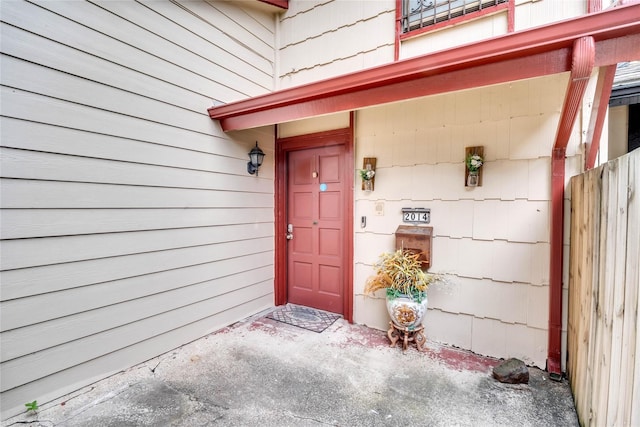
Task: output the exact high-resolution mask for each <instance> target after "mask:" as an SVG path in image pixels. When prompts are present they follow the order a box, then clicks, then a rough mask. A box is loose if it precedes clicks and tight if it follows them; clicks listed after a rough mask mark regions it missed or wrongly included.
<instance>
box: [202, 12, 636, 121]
mask: <svg viewBox="0 0 640 427" xmlns="http://www.w3.org/2000/svg"><path fill="white" fill-rule="evenodd" d="M638 17H640V3H633V4H630V5H627V6H622V7H617V8H613V9H609V10H606V11H603V12H598V13H593V14H588V15H584V16H581V17H579V18H575V19H571V20H567V21H561V22H558V23H554V24H550V25H546V26H542V27H537V28H533V29H530V30H526V31H519V32H515V33H510V34H507V35H503V36H499V37H496V38H493V39H489V40H484V41H481V42H477V43H472V44H468V45H464V46H460V47H457V48H453V49H448V50H444V51H439V52H435V53H432V54H428V55H424V56H420V57H416V58H410V59H406V60H403V61H398V62H393V63H390V64H387V65H383V66H379V67H375V68H370V69H367V70H363V71H359V72H356V73H351V74H346V75H343V76H339V77H335V78H332V79H327V80H322V81H318V82H315V83H311V84H307V85H303V86H297V87H293V88H289V89H284V90H281V91H277V92H273V93H269V94H266V95H262V96H257V97H254V98H249V99H246V100H243V101H238V102H234V103H230V104H226V105H222V106H217V107H212V108H209V109H208V112H209V116H210V117H211V118H212V119H218V120H220V122H221V125H222V129H223V130H224V131H229V130H238V129H247V128H251V127H257V126H264V125H268V124H274V123H280V122H284V121H289V120H295V119H301V118H305V117H311V116H314V115H319V114H327V113H331V112H339V111H347V110H351V109H355V108H363V107H367V106H371V105H377V104H381V103H385V102H393V101H400V100H404V99H410V98H415V97H419V96H425V95H428V94H433V93H441V92H444V91H445V90H440V89H439V88H437V87H436V88H433V87H431V88H424V85H425V84H426V83H429V84H432V83H435V82H438V83H439V84H441V83H447V87H446V91H450V90H458V89H462V88H465V87H480V86H486V85H488V84H494V83H499V82H505V81H513V80H518V79H521V78H527V77H535V76H542V75H546V74H553V73H558V72H563V71H569V70H570V67H571V48H572V46H573V43H574V41H575V40H576V39H579V38H581V37H586V36H591V37H593V39H594V41H595V42H596V64H595V66H604V65H611V64H614V63H617V62H620V61H624V60H632V59H640V20H639V19H638ZM605 46H607V49H604V47H605ZM549 59H553V62H547V61H549ZM498 64H500V66H498ZM523 66H526V67H533V68H529V69H527V70H522V67H523ZM489 70H491V71H493V72H494V73H495V72H496V71H498V70H499V71H500V73H499V75H497V76H496V75H493V74H491V73H490V72H488V71H489ZM460 74H462V75H464V76H466V78H467V79H470V80H468V81H467V82H466V85H460V84H456V82H452V80H453V79H457V78H458V75H460ZM474 74H475V77H473V75H474ZM432 79H433V80H432ZM412 83H413V84H412ZM405 86H406V87H409V86H413V89H412V90H407V89H405V90H401V89H402V88H403V87H405ZM420 88H422V90H417V89H420Z"/></svg>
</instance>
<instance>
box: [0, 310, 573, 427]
mask: <svg viewBox="0 0 640 427" xmlns="http://www.w3.org/2000/svg"><path fill="white" fill-rule="evenodd" d="M266 314H267V313H262V315H260V316H254V317H252V318H249V319H246V320H245V321H242V322H239V323H236V324H234V325H232V326H230V327H228V328H225V329H223V330H221V331H219V332H217V333H214V334H211V335H209V336H207V337H204V338H202V339H200V340H198V341H195V342H192V343H190V344H186V345H184V346H182V347H181V348H179V349H176V350H174V351H171V352H169V353H166V354H164V355H162V356H159V357H157V358H154V359H152V360H149V361H147V362H145V363H143V364H140V365H137V366H135V367H133V368H131V369H129V370H127V371H125V372H122V373H119V374H116V375H114V376H112V377H110V378H108V379H106V380H103V381H100V382H98V383H96V384H94V385H92V386H89V387H86V388H84V389H82V390H79V391H77V392H75V393H73V394H71V395H68V396H65V397H64V398H61V399H58V400H57V401H54V402H51V403H48V404H45V405H42V406H41V408H40V410H39V411H38V413H37V415H26V414H25V415H22V416H19V417H15V418H12V419H9V420H6V421H5V422H3V423H2V425H3V426H12V425H25V422H30V423H29V425H31V426H37V425H42V426H92V427H93V426H114V427H115V426H185V427H186V426H205V425H220V426H261V427H266V426H322V425H327V426H578V425H579V424H578V421H577V417H576V413H575V410H574V408H573V400H572V397H571V392H570V389H569V386H568V384H567V382H566V381H563V382H554V381H551V380H549V377H548V375H547V373H546V372H543V371H540V370H538V369H534V368H530V378H531V379H530V383H529V384H528V385H507V384H501V383H499V382H497V381H495V380H494V379H493V378H492V376H491V369H492V367H493V366H494V365H495V364H497V363H498V362H499V361H497V360H495V359H490V358H484V357H480V356H477V355H475V354H473V353H470V352H465V351H461V350H458V349H455V348H450V347H446V346H442V345H439V344H436V343H433V342H427V345H428V350H427V351H425V352H423V353H419V352H418V351H417V350H416V348H415V347H411V348H409V349H408V351H407V352H406V353H404V354H403V352H402V350H401V349H400V348H390V347H389V342H388V340H387V338H386V335H385V333H384V332H382V331H378V330H374V329H370V328H367V327H364V326H359V325H350V324H348V323H347V322H345V321H344V320H342V319H340V320H338V321H337V322H335V323H334V324H333V325H332V326H331V327H329V328H328V329H327V330H325V331H324V332H322V333H315V332H311V331H307V330H304V329H300V328H297V327H295V326H290V325H287V324H284V323H280V322H277V321H274V320H271V319H267V318H265V317H264V315H266ZM427 327H428V326H427Z"/></svg>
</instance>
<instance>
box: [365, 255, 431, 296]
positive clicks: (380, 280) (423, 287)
mask: <svg viewBox="0 0 640 427" xmlns="http://www.w3.org/2000/svg"><path fill="white" fill-rule="evenodd" d="M419 257H420V254H414V253H412V252H410V251H403V250H401V249H398V250H397V251H395V252H386V253H383V254H382V255H380V259H379V260H378V262H377V263H376V264H375V265H374V269H375V275H374V276H371V277H370V278H369V279H367V283H366V285H365V288H364V292H365V294H366V295H371V294H372V293H374V292H376V291H378V290H380V289H386V290H387V296H388V297H390V298H395V297H398V296H399V295H400V294H404V295H408V296H411V297H412V298H413V299H414V300H416V301H417V302H421V301H422V299H423V298H424V297H425V293H426V291H427V289H428V288H429V285H431V284H432V283H433V282H435V281H436V280H438V278H439V276H438V275H436V274H430V273H425V272H424V271H423V270H422V262H421V261H420V260H419Z"/></svg>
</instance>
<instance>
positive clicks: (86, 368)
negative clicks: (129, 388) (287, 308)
mask: <svg viewBox="0 0 640 427" xmlns="http://www.w3.org/2000/svg"><path fill="white" fill-rule="evenodd" d="M252 296H253V297H254V299H251V300H249V301H246V302H244V303H243V304H237V302H238V299H237V298H228V299H227V301H226V305H222V306H220V307H217V308H216V309H215V310H211V313H213V314H211V315H210V316H209V317H205V318H202V319H200V320H196V321H194V322H192V323H186V324H184V326H182V327H180V328H176V329H173V330H169V331H167V332H165V333H163V334H161V335H155V336H153V337H150V338H148V339H146V340H144V341H142V342H140V343H137V344H134V345H131V346H129V347H123V348H121V349H119V350H117V351H113V352H111V353H107V354H104V355H103V356H101V357H99V358H95V359H91V360H87V361H86V362H84V363H82V364H78V365H75V366H73V367H71V368H69V369H66V370H64V371H59V372H56V373H54V374H51V375H48V376H46V377H43V378H41V379H39V380H38V381H33V382H30V383H26V384H24V385H21V386H19V387H17V388H15V389H12V390H11V392H6V393H4V394H3V395H2V406H3V410H4V411H5V412H4V413H6V414H10V413H16V412H18V411H24V402H25V401H26V400H25V396H29V397H27V398H26V399H29V398H31V397H33V396H38V402H47V401H50V400H53V399H56V398H58V397H60V396H61V395H64V394H67V393H70V392H72V391H74V390H78V389H80V388H82V387H84V386H86V385H87V384H91V383H93V382H95V381H98V380H100V379H102V378H104V377H105V376H109V375H113V374H115V373H117V372H120V371H121V370H122V367H123V366H129V365H130V364H132V363H133V364H136V363H140V362H143V361H146V360H149V359H152V358H154V357H156V356H158V355H160V354H162V353H164V352H166V351H167V347H168V346H169V347H170V348H176V347H179V346H180V345H182V344H184V343H187V342H190V341H193V340H195V339H198V338H200V337H201V336H202V335H203V331H205V334H206V333H210V332H213V331H216V330H218V329H220V328H222V327H224V326H226V325H229V324H230V323H233V322H234V321H236V320H237V319H240V318H242V317H244V316H245V315H246V314H245V313H247V312H254V313H255V312H259V311H261V310H264V309H265V308H267V307H269V306H270V305H271V304H273V302H272V299H273V297H272V295H271V294H269V295H263V296H257V295H252ZM177 323H180V322H177ZM43 363H47V362H43ZM10 408H14V410H13V411H11V410H10Z"/></svg>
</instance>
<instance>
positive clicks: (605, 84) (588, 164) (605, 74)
mask: <svg viewBox="0 0 640 427" xmlns="http://www.w3.org/2000/svg"><path fill="white" fill-rule="evenodd" d="M615 76H616V66H615V65H608V66H606V67H601V68H600V71H599V73H598V84H597V85H596V93H595V95H594V99H593V108H592V110H591V119H590V120H589V129H588V130H587V146H586V149H585V154H586V155H585V162H584V168H585V170H588V169H591V168H593V166H594V165H595V163H596V155H597V154H598V150H599V149H600V138H601V136H602V127H603V126H604V119H605V117H606V116H607V108H608V107H609V98H610V97H611V87H612V86H613V79H614V77H615Z"/></svg>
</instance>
